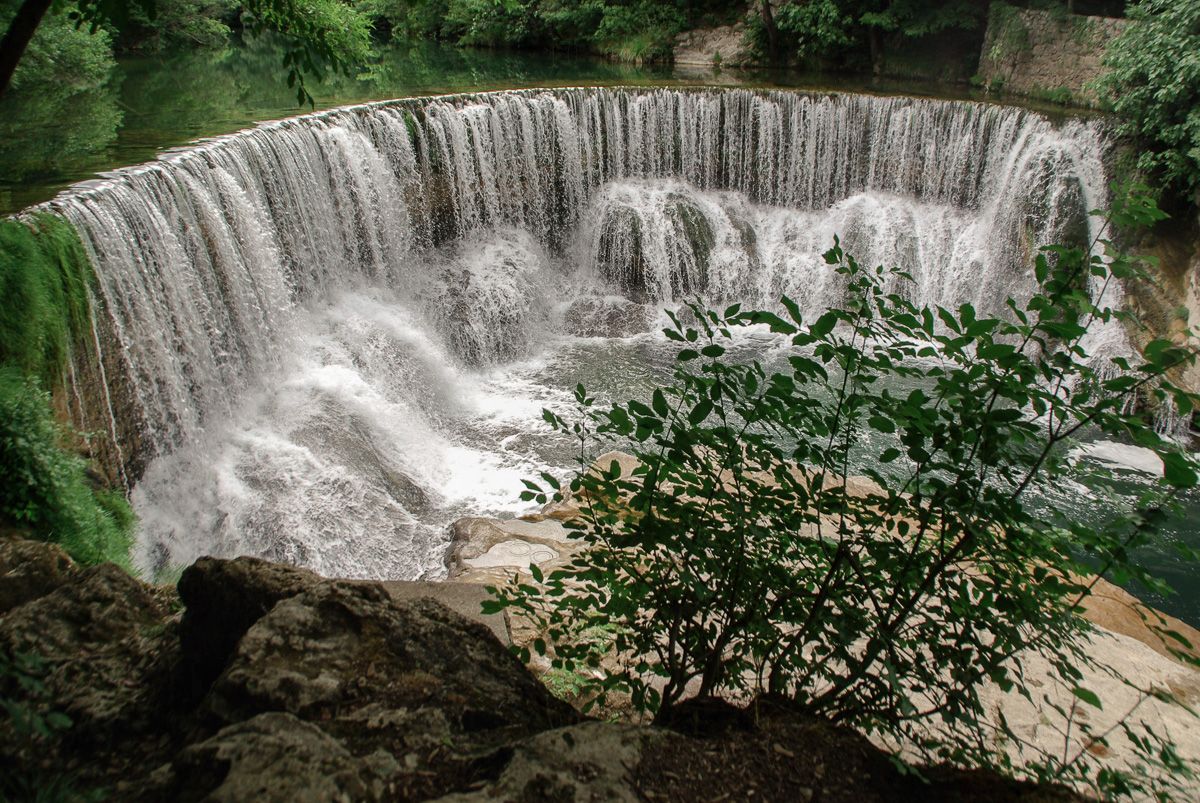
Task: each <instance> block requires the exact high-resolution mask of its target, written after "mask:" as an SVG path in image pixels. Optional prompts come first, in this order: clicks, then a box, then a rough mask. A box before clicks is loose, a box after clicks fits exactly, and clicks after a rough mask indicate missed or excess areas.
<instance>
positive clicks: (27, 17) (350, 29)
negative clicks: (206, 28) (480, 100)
mask: <svg viewBox="0 0 1200 803" xmlns="http://www.w3.org/2000/svg"><path fill="white" fill-rule="evenodd" d="M162 2H164V0H137V3H136V5H134V4H131V3H127V2H124V0H75V2H74V5H72V6H71V7H70V10H69V11H66V13H67V14H69V15H70V17H71V19H72V20H73V21H74V22H75V24H76V25H77V26H80V27H82V26H88V27H89V28H91V30H93V31H95V30H98V29H100V28H101V27H104V26H111V27H114V28H116V29H118V30H120V29H122V28H125V27H126V26H128V25H130V23H131V20H133V19H134V18H135V15H136V14H141V15H144V16H145V17H148V18H150V19H153V18H154V17H155V16H156V13H157V10H158V7H159V4H160V3H162ZM52 5H53V0H22V2H21V4H20V6H19V7H18V8H17V10H16V13H15V14H14V16H13V18H12V20H11V21H10V22H9V24H8V29H7V31H6V32H5V34H4V38H3V39H2V40H0V97H3V96H4V93H5V92H6V91H7V90H8V88H9V87H10V86H11V85H12V80H13V74H14V73H15V71H16V69H17V65H18V64H19V63H20V61H21V59H22V57H23V56H24V54H25V52H26V51H27V49H28V47H29V44H30V42H31V41H32V39H33V36H34V34H35V33H36V32H37V30H38V28H39V26H41V24H42V22H43V20H44V19H45V17H46V15H47V13H51V14H53V13H55V11H54V10H53V9H52ZM241 17H242V21H243V24H244V25H245V28H246V30H247V31H249V32H250V33H251V34H253V35H260V34H262V33H264V32H266V31H274V32H275V33H277V34H279V35H280V36H281V37H282V38H283V40H284V42H285V43H286V48H285V51H284V55H283V67H284V68H285V69H286V70H287V76H288V86H292V87H294V88H295V89H296V98H297V101H298V102H299V103H301V104H303V103H309V104H310V105H311V104H312V103H313V99H312V96H311V95H310V94H309V93H308V90H307V89H306V88H305V83H304V81H305V77H306V76H316V77H318V78H319V77H321V75H322V74H323V73H324V72H325V71H326V70H334V71H340V72H347V71H349V69H350V68H351V67H353V66H354V65H356V64H358V63H361V62H362V61H363V60H365V59H366V57H367V56H368V55H369V53H370V29H369V26H368V23H367V20H366V18H365V17H364V16H363V15H362V14H360V13H358V12H356V11H355V10H354V9H353V8H352V7H350V6H349V5H346V4H344V3H342V2H340V1H339V0H245V1H244V2H243V3H242V4H241Z"/></svg>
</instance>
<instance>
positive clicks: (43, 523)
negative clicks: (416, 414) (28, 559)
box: [0, 214, 135, 568]
mask: <svg viewBox="0 0 1200 803" xmlns="http://www.w3.org/2000/svg"><path fill="white" fill-rule="evenodd" d="M91 277H92V273H91V266H90V264H89V263H88V259H87V254H86V252H85V251H84V248H83V244H82V243H81V242H80V240H79V236H78V234H77V233H76V232H75V230H74V228H73V227H72V226H71V225H70V224H69V223H68V222H67V221H65V220H63V219H62V218H59V217H56V216H54V215H49V214H43V215H38V216H36V217H34V218H32V219H30V220H27V221H22V220H15V219H8V220H0V298H3V299H4V303H3V304H2V305H0V527H2V528H4V529H12V530H15V531H17V532H20V533H22V534H25V535H27V536H29V537H32V538H36V539H38V540H43V541H52V542H55V543H58V544H61V545H62V547H63V548H64V549H65V550H66V551H67V553H68V554H70V555H71V557H72V558H74V559H75V560H77V561H79V562H80V563H83V564H94V563H102V562H105V561H112V562H114V563H117V564H119V565H121V566H124V567H126V568H128V567H129V545H130V542H131V533H132V532H133V528H134V524H135V523H134V517H133V512H132V510H131V509H130V507H129V503H128V502H127V501H126V500H125V498H124V496H123V495H122V494H121V493H120V492H119V491H114V490H111V489H108V488H104V487H101V486H98V485H94V484H93V483H91V482H90V481H89V479H88V475H87V463H86V462H85V461H84V460H83V459H82V458H81V457H80V456H79V455H77V454H75V453H74V452H73V451H72V450H71V449H70V448H69V447H68V444H70V443H71V442H72V437H71V436H72V433H70V432H69V431H68V430H67V429H66V428H65V427H63V426H62V425H60V424H59V422H58V421H56V420H55V417H54V412H53V407H52V404H51V399H50V394H49V392H48V391H49V390H52V389H55V388H56V387H58V386H59V385H60V383H61V382H62V376H63V373H64V369H65V367H66V365H67V363H68V361H69V360H70V355H71V349H72V345H73V344H74V343H79V342H82V341H83V339H84V338H85V337H86V336H87V335H88V333H89V331H90V317H89V315H90V305H89V301H88V287H89V283H90V282H91Z"/></svg>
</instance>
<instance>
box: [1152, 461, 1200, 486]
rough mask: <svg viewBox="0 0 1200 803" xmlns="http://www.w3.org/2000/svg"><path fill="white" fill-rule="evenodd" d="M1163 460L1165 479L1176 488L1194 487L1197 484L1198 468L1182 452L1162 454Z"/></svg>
mask: <svg viewBox="0 0 1200 803" xmlns="http://www.w3.org/2000/svg"><path fill="white" fill-rule="evenodd" d="M1160 457H1161V458H1162V462H1163V479H1165V480H1166V481H1167V482H1168V483H1169V484H1171V485H1174V486H1175V487H1176V488H1192V487H1194V486H1195V485H1196V479H1197V477H1196V470H1195V466H1194V464H1193V463H1192V461H1191V460H1189V459H1188V458H1187V457H1186V456H1185V455H1183V454H1181V453H1180V452H1167V453H1166V454H1163V455H1160Z"/></svg>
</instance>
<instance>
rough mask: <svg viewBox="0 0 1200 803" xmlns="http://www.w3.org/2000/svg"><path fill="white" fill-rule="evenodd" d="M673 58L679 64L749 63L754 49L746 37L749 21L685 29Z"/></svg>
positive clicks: (676, 41) (736, 65)
mask: <svg viewBox="0 0 1200 803" xmlns="http://www.w3.org/2000/svg"><path fill="white" fill-rule="evenodd" d="M672 59H673V61H674V62H675V63H676V64H696V65H704V66H706V67H748V66H750V65H751V64H753V62H754V53H753V51H752V49H751V47H750V45H749V44H748V43H747V41H746V23H745V22H740V21H739V22H737V23H734V24H733V25H721V26H718V27H715V28H696V29H694V30H691V31H684V32H683V33H681V34H680V35H679V38H678V39H676V40H675V50H674V54H673V57H672Z"/></svg>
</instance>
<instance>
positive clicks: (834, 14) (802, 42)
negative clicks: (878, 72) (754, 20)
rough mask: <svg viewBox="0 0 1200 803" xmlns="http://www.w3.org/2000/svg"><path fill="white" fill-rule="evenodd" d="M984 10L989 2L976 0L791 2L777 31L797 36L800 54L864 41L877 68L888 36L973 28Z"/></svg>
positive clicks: (910, 36)
mask: <svg viewBox="0 0 1200 803" xmlns="http://www.w3.org/2000/svg"><path fill="white" fill-rule="evenodd" d="M986 13H987V5H986V4H983V3H976V2H972V0H792V2H789V3H787V4H786V5H784V6H783V8H781V9H780V10H779V15H778V16H779V29H780V30H781V31H784V32H787V33H789V34H790V35H791V36H792V37H793V39H794V41H795V42H796V47H797V50H798V52H799V54H800V55H801V56H802V57H805V56H819V55H825V54H828V53H834V52H836V51H837V50H838V49H840V48H844V47H847V46H849V45H851V44H852V43H855V42H859V43H861V42H863V41H864V40H865V44H866V45H867V46H868V48H869V50H870V54H871V63H872V65H873V66H875V67H876V68H878V66H879V64H880V61H881V60H882V58H883V51H884V39H885V37H889V36H890V37H896V38H900V39H916V38H920V37H922V36H930V35H933V34H938V33H941V32H943V31H946V30H951V29H960V30H964V31H973V30H976V29H978V28H979V27H980V25H981V24H982V22H983V20H984V18H985V16H986Z"/></svg>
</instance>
